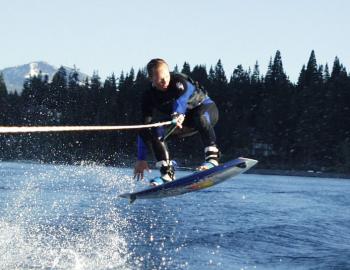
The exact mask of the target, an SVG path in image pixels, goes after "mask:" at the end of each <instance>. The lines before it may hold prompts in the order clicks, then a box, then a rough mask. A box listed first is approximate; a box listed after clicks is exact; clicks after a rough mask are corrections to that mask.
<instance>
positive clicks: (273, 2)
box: [0, 0, 350, 82]
mask: <svg viewBox="0 0 350 270" xmlns="http://www.w3.org/2000/svg"><path fill="white" fill-rule="evenodd" d="M0 7H1V16H0V44H1V45H0V69H3V68H6V67H11V66H16V65H21V64H26V63H29V62H32V61H46V62H48V63H49V64H52V65H54V66H56V67H59V66H60V65H64V66H70V67H72V66H73V65H75V66H76V67H77V68H78V69H79V70H80V71H82V72H84V73H86V74H88V75H91V74H92V73H93V71H98V73H99V75H100V76H101V77H102V78H105V77H106V76H109V75H111V74H112V72H114V73H115V74H117V75H119V74H120V72H121V71H122V70H124V71H125V72H128V71H129V70H130V69H131V67H133V68H135V69H136V70H138V69H139V68H143V67H144V66H146V64H147V62H148V61H149V60H150V59H152V58H155V57H157V58H158V57H160V58H164V59H165V60H166V61H167V62H168V63H169V65H170V67H174V66H175V65H178V66H179V67H182V65H183V63H184V62H185V61H187V62H189V63H190V65H191V67H193V66H194V65H198V64H203V65H206V66H207V68H208V69H209V68H210V66H211V65H213V66H214V65H215V64H216V63H217V61H218V59H221V61H222V63H223V66H224V69H225V71H226V75H227V76H228V77H230V75H231V74H232V72H233V70H234V68H235V67H236V66H237V65H239V64H242V65H243V67H244V68H245V69H248V67H251V68H252V67H253V66H254V64H255V62H256V61H258V63H259V65H260V70H261V72H262V73H265V72H266V68H267V65H268V63H269V60H270V57H273V56H274V54H275V52H276V50H280V51H281V54H282V61H283V65H284V68H285V71H286V73H287V75H288V76H289V78H290V79H291V81H293V82H295V81H296V80H297V78H298V76H299V72H300V70H301V67H302V65H303V64H306V63H307V61H308V58H309V56H310V53H311V50H315V53H316V59H317V63H318V64H326V63H328V64H329V66H330V67H332V63H333V61H334V58H335V56H338V57H339V59H340V62H341V63H343V64H344V65H345V67H347V70H348V71H349V70H350V35H349V30H350V17H349V14H350V1H348V0H332V1H330V0H328V1H325V0H317V1H316V0H314V1H312V0H240V1H239V0H215V1H213V0H187V1H186V0H177V1H167V0H163V1H161V0H147V1H144V0H128V1H119V0H99V1H97V0H96V1H93V0H59V1H57V0H46V1H44V0H31V1H27V0H11V1H9V0H0Z"/></svg>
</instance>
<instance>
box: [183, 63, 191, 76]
mask: <svg viewBox="0 0 350 270" xmlns="http://www.w3.org/2000/svg"><path fill="white" fill-rule="evenodd" d="M181 73H183V74H186V75H190V74H191V67H190V64H189V63H187V62H185V63H184V65H183V66H182V70H181Z"/></svg>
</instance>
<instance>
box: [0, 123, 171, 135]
mask: <svg viewBox="0 0 350 270" xmlns="http://www.w3.org/2000/svg"><path fill="white" fill-rule="evenodd" d="M170 124H171V121H166V122H161V123H154V124H147V125H130V126H42V127H28V126H24V127H4V126H0V134H5V133H32V132H61V131H103V130H121V129H141V128H151V127H161V126H166V125H170Z"/></svg>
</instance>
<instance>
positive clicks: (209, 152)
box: [192, 102, 219, 169]
mask: <svg viewBox="0 0 350 270" xmlns="http://www.w3.org/2000/svg"><path fill="white" fill-rule="evenodd" d="M192 117H193V123H194V126H195V128H196V130H198V132H199V134H200V136H201V139H202V141H203V144H204V154H205V162H204V163H203V165H202V166H201V167H200V168H199V169H208V168H210V167H213V166H218V165H219V149H218V148H217V145H216V134H215V130H214V126H215V124H216V123H217V121H218V119H219V112H218V109H217V107H216V104H215V103H214V102H212V103H209V104H202V105H201V106H199V107H197V108H196V110H195V111H194V112H193V115H192Z"/></svg>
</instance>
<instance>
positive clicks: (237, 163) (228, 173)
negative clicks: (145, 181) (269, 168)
mask: <svg viewBox="0 0 350 270" xmlns="http://www.w3.org/2000/svg"><path fill="white" fill-rule="evenodd" d="M257 162H258V161H257V160H254V159H248V158H242V157H240V158H237V159H234V160H231V161H228V162H226V163H224V164H222V165H219V166H217V167H213V168H211V169H208V170H205V171H200V172H195V173H193V174H190V175H187V176H185V177H182V178H179V179H177V180H174V181H172V182H168V183H165V184H162V185H159V186H155V187H149V188H146V189H143V190H140V191H137V192H133V193H124V194H121V195H119V197H121V198H125V199H129V202H130V203H132V202H134V201H135V200H136V199H154V198H164V197H170V196H177V195H181V194H185V193H188V192H193V191H198V190H201V189H204V188H208V187H211V186H214V185H217V184H219V183H221V182H223V181H225V180H227V179H230V178H232V177H234V176H236V175H238V174H241V173H244V172H245V171H247V170H249V169H250V168H251V167H253V166H254V165H255V164H256V163H257Z"/></svg>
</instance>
